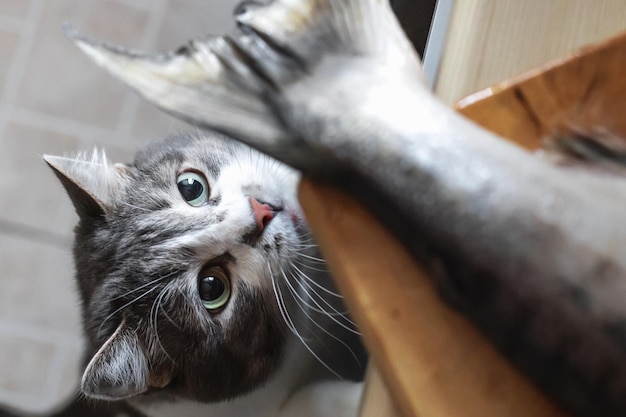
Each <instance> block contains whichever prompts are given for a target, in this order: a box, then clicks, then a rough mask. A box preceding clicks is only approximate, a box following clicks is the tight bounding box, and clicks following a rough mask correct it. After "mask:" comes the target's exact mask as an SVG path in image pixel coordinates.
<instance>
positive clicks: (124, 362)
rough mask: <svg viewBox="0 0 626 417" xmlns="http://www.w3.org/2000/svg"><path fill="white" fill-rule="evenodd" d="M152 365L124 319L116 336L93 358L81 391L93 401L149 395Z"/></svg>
mask: <svg viewBox="0 0 626 417" xmlns="http://www.w3.org/2000/svg"><path fill="white" fill-rule="evenodd" d="M149 383H150V366H149V361H148V357H147V354H146V351H145V349H144V347H143V345H142V343H141V341H140V340H139V338H138V336H137V334H136V332H135V331H133V330H132V329H130V328H129V327H128V326H127V324H126V321H125V320H123V321H122V323H121V324H120V325H119V327H118V328H117V330H116V331H115V333H113V335H112V336H111V337H110V338H109V339H108V340H107V341H106V342H105V343H104V345H102V347H101V348H100V350H98V352H96V354H95V355H94V356H93V358H91V361H90V362H89V364H88V365H87V368H86V369H85V373H84V374H83V378H82V382H81V391H82V392H83V394H85V395H87V396H88V397H91V398H96V399H100V400H107V401H116V400H122V399H125V398H129V397H133V396H135V395H139V394H142V393H144V392H146V391H147V390H148V388H149Z"/></svg>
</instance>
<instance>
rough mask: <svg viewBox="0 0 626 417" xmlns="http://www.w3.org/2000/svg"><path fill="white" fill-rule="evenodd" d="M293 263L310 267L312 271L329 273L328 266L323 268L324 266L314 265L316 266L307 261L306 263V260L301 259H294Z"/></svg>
mask: <svg viewBox="0 0 626 417" xmlns="http://www.w3.org/2000/svg"><path fill="white" fill-rule="evenodd" d="M293 263H294V264H298V265H300V266H301V267H302V268H306V269H308V270H310V271H315V272H325V273H327V272H328V268H326V267H324V268H323V269H322V268H316V267H314V266H311V265H309V264H306V263H304V262H300V261H293Z"/></svg>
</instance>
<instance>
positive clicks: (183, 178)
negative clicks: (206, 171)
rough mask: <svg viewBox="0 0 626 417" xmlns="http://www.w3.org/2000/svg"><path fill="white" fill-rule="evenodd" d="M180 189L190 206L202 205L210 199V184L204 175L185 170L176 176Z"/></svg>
mask: <svg viewBox="0 0 626 417" xmlns="http://www.w3.org/2000/svg"><path fill="white" fill-rule="evenodd" d="M176 184H177V185H178V191H179V192H180V195H182V196H183V198H184V199H185V201H186V202H187V203H189V205H190V206H194V207H200V206H203V205H205V204H206V203H207V202H208V201H209V185H208V183H207V180H206V178H204V176H203V175H201V174H198V173H196V172H192V171H188V172H183V173H182V174H180V175H179V176H178V178H176Z"/></svg>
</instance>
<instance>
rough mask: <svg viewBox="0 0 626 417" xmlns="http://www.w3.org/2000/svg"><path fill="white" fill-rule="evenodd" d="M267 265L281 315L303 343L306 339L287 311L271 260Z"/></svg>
mask: <svg viewBox="0 0 626 417" xmlns="http://www.w3.org/2000/svg"><path fill="white" fill-rule="evenodd" d="M267 267H268V269H269V272H270V278H271V281H272V289H273V290H274V295H275V296H276V302H277V303H278V310H279V311H280V315H281V316H282V318H283V321H284V322H285V324H286V325H287V328H289V330H290V331H291V332H292V333H293V334H294V335H296V337H298V339H300V340H301V341H302V343H305V342H304V339H303V338H302V336H300V333H298V331H297V330H296V328H295V326H294V325H293V321H292V320H291V317H289V313H288V312H287V307H286V306H285V301H284V300H283V297H282V293H281V291H280V288H279V287H278V285H277V284H276V279H275V278H274V274H273V273H272V268H271V266H270V263H269V261H268V262H267ZM305 344H306V343H305Z"/></svg>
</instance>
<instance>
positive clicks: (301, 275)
mask: <svg viewBox="0 0 626 417" xmlns="http://www.w3.org/2000/svg"><path fill="white" fill-rule="evenodd" d="M291 267H292V268H293V269H294V270H295V271H296V272H297V273H298V275H299V276H300V277H301V278H303V279H304V280H305V281H306V282H309V283H311V284H312V285H314V286H316V287H317V288H319V289H320V290H322V291H324V292H325V293H326V294H329V295H332V296H333V297H337V298H341V299H343V295H341V294H338V293H336V292H334V291H331V290H329V289H328V288H326V287H324V286H323V285H322V284H320V283H319V282H317V281H315V280H314V279H311V278H310V277H309V276H308V275H307V274H305V273H304V272H303V271H302V270H301V269H300V268H298V267H297V266H296V265H294V264H293V263H292V264H291Z"/></svg>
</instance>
